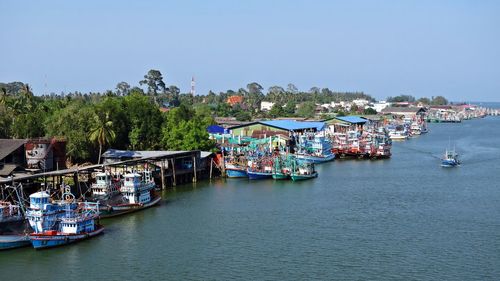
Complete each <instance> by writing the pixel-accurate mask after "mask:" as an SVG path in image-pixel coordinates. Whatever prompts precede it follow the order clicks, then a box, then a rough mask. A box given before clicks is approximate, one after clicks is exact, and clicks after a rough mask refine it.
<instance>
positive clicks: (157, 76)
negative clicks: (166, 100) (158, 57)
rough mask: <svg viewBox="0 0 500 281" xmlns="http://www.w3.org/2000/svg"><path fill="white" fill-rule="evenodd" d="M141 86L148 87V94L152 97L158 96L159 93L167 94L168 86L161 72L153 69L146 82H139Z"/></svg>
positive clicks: (149, 72) (145, 76) (146, 76)
mask: <svg viewBox="0 0 500 281" xmlns="http://www.w3.org/2000/svg"><path fill="white" fill-rule="evenodd" d="M139 84H140V85H146V86H148V94H149V95H152V96H156V95H158V92H159V91H162V92H165V90H166V86H165V82H163V76H162V74H161V72H160V71H159V70H156V69H151V70H150V71H148V73H147V74H146V75H144V80H141V81H139Z"/></svg>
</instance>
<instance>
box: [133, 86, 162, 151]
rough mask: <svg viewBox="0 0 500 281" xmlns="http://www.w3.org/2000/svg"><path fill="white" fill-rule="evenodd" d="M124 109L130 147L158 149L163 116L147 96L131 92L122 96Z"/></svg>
mask: <svg viewBox="0 0 500 281" xmlns="http://www.w3.org/2000/svg"><path fill="white" fill-rule="evenodd" d="M123 103H124V111H125V113H126V116H127V120H128V124H129V130H130V131H129V133H128V137H129V140H130V145H131V146H132V149H134V150H135V149H139V150H150V149H158V148H159V147H160V145H159V144H158V139H160V138H161V126H162V124H163V116H162V113H161V112H160V109H159V108H158V106H157V105H155V104H154V103H153V102H152V101H151V100H150V99H149V98H148V97H147V96H144V95H141V94H140V93H137V92H133V93H131V94H130V95H128V96H126V97H125V98H124V102H123Z"/></svg>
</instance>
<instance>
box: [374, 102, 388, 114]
mask: <svg viewBox="0 0 500 281" xmlns="http://www.w3.org/2000/svg"><path fill="white" fill-rule="evenodd" d="M389 106H391V103H390V102H386V101H379V102H376V103H374V104H373V106H372V107H371V108H373V109H375V110H376V111H377V112H382V110H383V109H384V108H386V107H389Z"/></svg>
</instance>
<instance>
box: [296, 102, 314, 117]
mask: <svg viewBox="0 0 500 281" xmlns="http://www.w3.org/2000/svg"><path fill="white" fill-rule="evenodd" d="M315 111H316V104H314V102H311V101H307V102H304V103H302V104H301V105H300V107H299V109H298V110H297V115H298V116H300V117H305V118H312V117H314V113H315Z"/></svg>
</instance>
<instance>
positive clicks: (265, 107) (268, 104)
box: [260, 101, 274, 111]
mask: <svg viewBox="0 0 500 281" xmlns="http://www.w3.org/2000/svg"><path fill="white" fill-rule="evenodd" d="M273 106H274V102H270V101H263V102H261V103H260V110H261V111H269V110H271V108H273Z"/></svg>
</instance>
